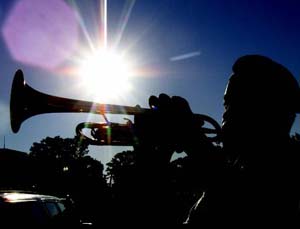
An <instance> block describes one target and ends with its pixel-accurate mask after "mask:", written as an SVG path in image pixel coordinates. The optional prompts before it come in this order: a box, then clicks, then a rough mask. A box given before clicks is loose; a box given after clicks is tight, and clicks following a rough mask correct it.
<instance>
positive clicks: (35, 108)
mask: <svg viewBox="0 0 300 229" xmlns="http://www.w3.org/2000/svg"><path fill="white" fill-rule="evenodd" d="M66 112H73V113H74V112H80V113H82V112H86V113H95V114H100V115H105V114H124V115H125V114H126V115H138V114H143V113H147V112H153V110H152V109H148V108H141V107H140V106H138V105H137V106H135V107H131V106H120V105H114V104H99V103H94V102H89V101H83V100H75V99H68V98H62V97H57V96H52V95H48V94H45V93H42V92H39V91H37V90H35V89H33V88H31V87H30V86H29V85H28V84H27V83H26V82H25V80H24V75H23V72H22V70H20V69H19V70H17V71H16V73H15V76H14V80H13V84H12V88H11V98H10V121H11V128H12V131H13V132H14V133H17V132H18V131H19V129H20V127H21V124H22V122H23V121H25V120H26V119H28V118H30V117H32V116H34V115H38V114H45V113H66ZM195 115H196V116H197V117H198V118H199V119H201V120H203V122H208V123H210V124H211V125H212V126H213V129H211V128H204V127H203V128H202V129H203V132H204V133H205V134H213V135H215V136H214V137H212V138H211V140H212V141H218V140H219V133H220V126H219V124H218V123H217V122H216V121H215V120H214V119H212V118H211V117H209V116H206V115H202V114H195ZM104 117H105V116H104ZM132 125H133V123H132V122H131V121H130V120H129V121H128V122H127V123H126V124H119V123H111V122H108V121H107V122H106V123H90V122H83V123H80V124H78V126H77V128H76V133H77V134H78V135H81V136H82V137H83V138H84V139H86V140H87V141H88V143H90V144H94V145H132V144H133V138H134V136H133V134H132V131H131V127H132ZM84 128H88V129H91V136H92V137H88V136H86V135H84V134H83V131H82V130H83V129H84ZM108 129H110V132H113V133H114V135H113V136H115V137H113V138H110V136H108V135H107V132H108Z"/></svg>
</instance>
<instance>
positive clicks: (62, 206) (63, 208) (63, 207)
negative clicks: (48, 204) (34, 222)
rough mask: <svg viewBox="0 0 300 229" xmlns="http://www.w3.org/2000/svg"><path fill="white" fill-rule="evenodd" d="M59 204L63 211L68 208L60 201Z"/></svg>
mask: <svg viewBox="0 0 300 229" xmlns="http://www.w3.org/2000/svg"><path fill="white" fill-rule="evenodd" d="M57 205H58V207H59V209H60V211H61V212H64V211H65V210H66V206H65V205H64V204H63V203H60V202H58V203H57Z"/></svg>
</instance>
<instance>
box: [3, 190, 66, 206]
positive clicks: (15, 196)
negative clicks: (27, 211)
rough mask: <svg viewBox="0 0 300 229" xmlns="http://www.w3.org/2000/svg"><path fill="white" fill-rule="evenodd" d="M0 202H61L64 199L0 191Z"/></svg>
mask: <svg viewBox="0 0 300 229" xmlns="http://www.w3.org/2000/svg"><path fill="white" fill-rule="evenodd" d="M0 200H1V201H3V202H10V203H16V202H28V201H45V200H51V201H61V200H63V198H59V197H56V196H51V195H43V194H36V193H30V192H20V191H4V192H3V191H2V192H1V191H0Z"/></svg>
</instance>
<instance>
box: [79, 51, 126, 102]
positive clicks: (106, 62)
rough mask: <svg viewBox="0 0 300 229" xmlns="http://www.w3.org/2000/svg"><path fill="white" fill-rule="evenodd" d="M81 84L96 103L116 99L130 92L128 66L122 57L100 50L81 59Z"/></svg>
mask: <svg viewBox="0 0 300 229" xmlns="http://www.w3.org/2000/svg"><path fill="white" fill-rule="evenodd" d="M79 74H80V76H81V77H82V83H83V85H84V87H85V88H86V90H87V92H88V93H89V94H91V95H93V96H94V100H96V101H97V102H105V101H106V100H109V99H112V98H116V97H118V96H121V95H123V94H124V93H126V92H128V91H129V90H130V84H129V77H130V66H129V64H128V62H127V61H126V60H125V59H124V56H120V55H117V54H116V53H114V52H111V51H105V50H100V51H97V52H95V53H93V54H91V55H88V56H86V57H85V58H83V60H82V63H81V66H80V68H79Z"/></svg>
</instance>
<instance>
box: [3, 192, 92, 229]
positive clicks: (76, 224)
mask: <svg viewBox="0 0 300 229" xmlns="http://www.w3.org/2000/svg"><path fill="white" fill-rule="evenodd" d="M14 226H16V227H18V226H21V227H22V228H27V227H30V228H33V227H34V228H60V227H61V226H65V227H68V228H82V227H84V228H86V227H87V226H91V225H90V224H89V223H83V222H81V221H80V219H79V217H78V216H77V214H76V211H75V210H74V208H73V206H72V203H71V202H70V201H68V199H66V198H59V197H56V196H51V195H42V194H36V193H28V192H22V191H3V192H1V193H0V227H1V228H13V227H14ZM89 228H90V227H89Z"/></svg>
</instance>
